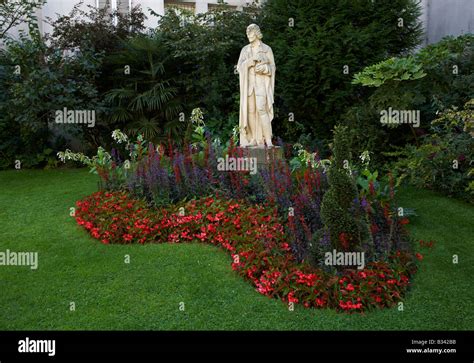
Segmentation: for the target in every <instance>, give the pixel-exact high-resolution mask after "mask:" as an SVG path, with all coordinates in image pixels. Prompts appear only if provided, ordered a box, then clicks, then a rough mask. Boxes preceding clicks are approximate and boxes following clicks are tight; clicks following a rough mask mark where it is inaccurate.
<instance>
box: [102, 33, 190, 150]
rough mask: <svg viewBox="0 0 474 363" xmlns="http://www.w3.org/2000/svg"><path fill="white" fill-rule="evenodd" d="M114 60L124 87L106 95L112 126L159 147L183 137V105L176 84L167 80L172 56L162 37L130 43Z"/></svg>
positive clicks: (121, 84)
mask: <svg viewBox="0 0 474 363" xmlns="http://www.w3.org/2000/svg"><path fill="white" fill-rule="evenodd" d="M111 60H112V62H113V63H114V64H116V65H117V66H118V67H119V68H117V71H116V74H117V76H118V80H119V81H118V83H119V85H120V87H119V88H114V89H111V90H110V91H109V92H107V93H106V101H107V102H109V103H110V104H111V105H112V108H113V109H112V113H111V116H110V117H111V120H112V122H114V123H121V124H124V125H123V127H124V129H125V131H126V132H127V133H129V134H130V135H136V134H139V133H140V134H143V135H144V137H145V138H146V139H147V140H150V141H153V142H155V143H158V142H161V141H164V140H166V139H168V138H169V137H171V138H173V139H175V138H176V137H177V136H179V135H180V134H181V132H182V129H183V127H184V123H181V122H179V120H178V117H177V115H178V113H179V112H180V111H181V110H182V105H181V103H180V101H179V97H178V96H177V93H178V91H177V87H176V86H175V85H174V82H173V80H172V79H166V73H165V64H166V62H169V61H170V55H169V53H168V52H167V48H166V46H165V44H164V43H163V41H162V39H161V38H160V35H159V34H155V35H153V36H151V37H150V36H145V35H139V36H136V37H134V38H132V39H130V40H128V41H127V42H126V43H125V44H124V48H123V49H122V50H121V51H120V52H119V53H118V54H116V55H114V56H113V57H112V58H111Z"/></svg>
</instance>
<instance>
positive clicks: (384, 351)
mask: <svg viewBox="0 0 474 363" xmlns="http://www.w3.org/2000/svg"><path fill="white" fill-rule="evenodd" d="M27 337H28V338H29V340H30V341H31V340H55V355H54V356H48V353H20V352H19V351H18V349H19V341H20V340H25V339H26V338H27ZM413 340H415V341H417V342H418V343H414V342H413ZM430 340H431V342H430ZM422 341H425V342H426V343H425V344H424V345H423V346H421V345H420V344H419V342H422ZM454 341H455V343H454ZM473 343H474V332H472V331H460V332H459V331H452V332H442V331H390V332H388V331H370V332H356V331H349V332H344V331H343V332H333V331H328V332H325V331H318V332H286V331H285V332H270V331H268V332H266V331H265V332H254V331H249V332H224V331H217V332H216V331H212V332H208V331H202V332H199V331H198V332H137V331H120V332H118V331H100V332H98V331H86V332H84V331H56V332H53V331H44V332H43V331H7V332H1V333H0V362H1V363H8V362H16V361H28V362H29V361H45V362H62V361H67V362H74V361H77V362H89V361H94V360H97V361H102V362H104V361H131V362H133V361H140V362H142V361H147V360H148V361H155V362H159V361H165V359H164V357H167V358H166V361H169V360H170V358H171V359H172V361H180V360H187V361H190V359H191V360H192V361H195V360H206V361H228V360H237V361H241V362H247V361H252V360H258V361H267V360H276V359H278V360H282V359H284V360H287V361H288V362H294V361H297V360H299V359H305V360H307V359H308V358H310V360H309V361H311V362H322V361H331V362H332V361H334V362H337V361H341V362H353V361H366V362H367V361H369V362H371V361H376V362H390V361H392V362H409V361H413V362H424V361H426V362H473V361H474V348H473V347H474V344H473ZM407 349H422V350H424V349H456V353H448V352H442V353H441V354H439V353H432V352H431V353H430V352H425V353H407Z"/></svg>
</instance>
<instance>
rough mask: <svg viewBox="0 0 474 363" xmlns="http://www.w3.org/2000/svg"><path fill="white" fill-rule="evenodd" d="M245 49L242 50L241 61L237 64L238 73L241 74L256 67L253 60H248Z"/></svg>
mask: <svg viewBox="0 0 474 363" xmlns="http://www.w3.org/2000/svg"><path fill="white" fill-rule="evenodd" d="M244 49H245V48H242V50H241V51H240V57H239V61H238V62H237V71H238V72H240V71H241V70H243V69H244V68H249V67H251V66H253V65H255V62H254V60H253V59H252V58H248V59H247V58H246V57H245V56H246V52H245V51H244Z"/></svg>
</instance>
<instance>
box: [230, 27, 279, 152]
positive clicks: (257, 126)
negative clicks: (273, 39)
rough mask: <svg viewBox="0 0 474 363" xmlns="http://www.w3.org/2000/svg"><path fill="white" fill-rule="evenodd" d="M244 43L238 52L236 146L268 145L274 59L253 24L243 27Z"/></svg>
mask: <svg viewBox="0 0 474 363" xmlns="http://www.w3.org/2000/svg"><path fill="white" fill-rule="evenodd" d="M247 38H248V40H249V43H250V44H248V45H246V46H245V47H243V48H242V51H241V52H240V58H239V62H238V64H237V70H238V72H239V78H240V118H239V128H240V146H241V147H247V146H260V147H263V146H265V144H266V145H267V147H271V146H273V145H272V120H273V90H274V88H275V70H276V67H275V60H274V58H273V52H272V49H271V48H270V47H269V46H268V45H266V44H264V43H263V42H262V40H261V39H262V38H263V35H262V32H261V31H260V28H259V26H258V25H256V24H251V25H249V26H248V27H247Z"/></svg>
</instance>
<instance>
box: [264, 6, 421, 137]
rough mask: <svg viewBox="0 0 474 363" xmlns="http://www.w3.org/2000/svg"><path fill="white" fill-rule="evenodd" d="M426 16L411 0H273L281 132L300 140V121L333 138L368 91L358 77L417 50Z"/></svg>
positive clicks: (269, 29)
mask: <svg viewBox="0 0 474 363" xmlns="http://www.w3.org/2000/svg"><path fill="white" fill-rule="evenodd" d="M419 15H420V10H419V7H418V5H416V1H412V0H391V1H385V0H384V1H375V2H374V1H371V0H356V1H354V0H338V1H334V0H319V1H307V0H291V1H290V0H268V1H266V2H265V5H264V9H263V12H262V21H261V25H262V31H263V35H264V42H266V43H267V44H269V45H270V46H271V47H272V49H273V52H274V55H275V62H276V66H277V78H276V79H277V81H276V89H275V95H276V111H277V113H276V122H275V130H276V134H277V135H281V136H282V137H283V138H285V139H286V140H287V141H296V140H295V136H294V135H292V134H291V129H293V128H294V127H296V125H297V123H300V124H302V125H304V127H305V130H304V131H305V132H307V133H309V132H310V133H312V134H313V135H315V136H317V137H318V138H324V139H326V140H328V139H330V138H331V134H330V130H331V129H332V128H333V127H334V125H335V124H337V123H339V120H340V116H341V114H342V113H343V112H344V111H345V110H346V109H347V108H349V107H350V106H352V105H354V104H355V103H356V102H357V100H358V98H359V97H361V96H363V95H362V94H360V92H357V89H356V87H355V86H354V85H352V84H351V75H353V74H354V73H355V72H358V71H360V70H361V69H363V67H365V66H367V65H370V64H373V63H376V62H379V61H381V60H383V59H386V58H387V57H390V56H397V55H401V54H404V53H406V52H407V51H409V50H410V49H413V48H414V47H415V46H416V45H417V44H418V42H419V39H420V38H419V37H420V34H421V31H420V25H419V23H418V16H419ZM399 18H403V21H404V24H403V27H399V26H398V21H399ZM344 66H348V67H349V72H348V74H345V73H344V72H343V71H344ZM363 93H364V94H368V93H369V92H363ZM289 113H293V114H294V116H295V121H293V123H291V122H289ZM296 139H297V137H296Z"/></svg>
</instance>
